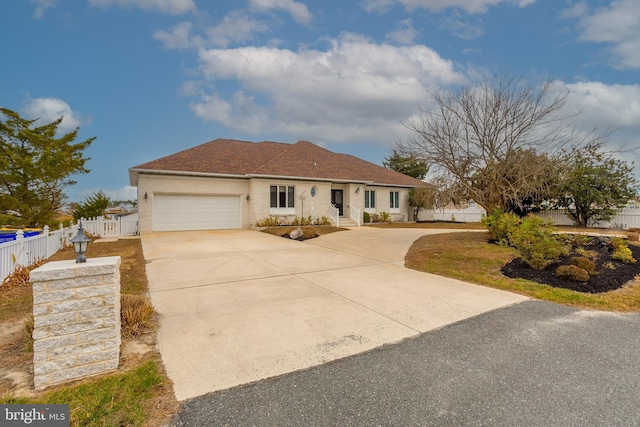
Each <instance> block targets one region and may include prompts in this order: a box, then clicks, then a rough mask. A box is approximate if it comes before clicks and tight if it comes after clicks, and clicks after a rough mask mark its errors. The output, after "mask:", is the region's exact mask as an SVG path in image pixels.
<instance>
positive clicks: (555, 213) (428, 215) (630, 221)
mask: <svg viewBox="0 0 640 427" xmlns="http://www.w3.org/2000/svg"><path fill="white" fill-rule="evenodd" d="M484 215H486V213H485V210H484V209H482V208H481V207H479V206H477V205H476V206H472V207H468V208H466V209H437V210H432V211H423V210H421V211H420V212H419V216H418V219H420V220H426V221H432V220H435V221H458V222H480V220H481V219H482V217H483V216H484ZM535 215H538V216H539V217H541V218H544V219H550V220H551V221H553V223H554V224H555V225H573V221H572V220H571V218H569V217H568V216H567V215H566V214H565V210H564V209H553V210H543V211H540V212H537V213H535ZM593 227H595V228H612V229H616V230H626V229H629V228H640V208H626V209H622V210H620V211H619V212H618V213H617V214H616V216H615V217H613V218H612V219H611V221H601V222H598V223H597V224H595V225H593Z"/></svg>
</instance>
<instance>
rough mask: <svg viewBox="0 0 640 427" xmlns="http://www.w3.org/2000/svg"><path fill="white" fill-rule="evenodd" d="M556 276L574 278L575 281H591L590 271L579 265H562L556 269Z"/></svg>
mask: <svg viewBox="0 0 640 427" xmlns="http://www.w3.org/2000/svg"><path fill="white" fill-rule="evenodd" d="M556 276H558V277H561V278H563V279H568V280H572V281H574V282H587V281H589V273H588V272H587V271H586V270H584V269H582V268H580V267H578V266H577V265H573V264H571V265H561V266H560V267H558V268H557V269H556Z"/></svg>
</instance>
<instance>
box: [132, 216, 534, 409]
mask: <svg viewBox="0 0 640 427" xmlns="http://www.w3.org/2000/svg"><path fill="white" fill-rule="evenodd" d="M443 232H451V230H427V229H379V228H373V227H359V228H354V229H351V230H349V231H344V232H338V233H332V234H327V235H324V236H321V237H319V238H317V239H313V240H308V241H305V242H297V241H292V240H288V239H283V238H278V237H275V236H271V235H268V234H265V233H260V232H258V231H251V230H232V231H197V232H196V231H194V232H164V233H147V234H143V235H142V245H143V251H144V256H145V259H146V260H147V276H148V279H149V289H150V294H151V300H152V302H153V304H154V306H155V308H156V310H157V311H158V313H159V314H160V327H159V331H158V343H159V348H160V353H161V355H162V359H163V363H164V365H165V368H166V370H167V374H168V375H169V377H170V378H171V379H172V381H173V383H174V390H175V394H176V397H177V398H178V400H185V399H188V398H192V397H196V396H200V395H203V394H205V393H208V392H212V391H217V390H222V389H226V388H230V387H234V386H237V385H240V384H245V383H249V382H253V381H257V380H261V379H264V378H269V377H273V376H278V375H281V374H285V373H288V372H293V371H297V370H300V369H305V368H309V367H312V366H316V365H319V364H323V363H326V362H329V361H332V360H336V359H339V358H343V357H346V356H350V355H353V354H357V353H361V352H364V351H368V350H371V349H373V348H376V347H379V346H382V345H384V344H388V343H395V342H398V341H401V340H403V339H406V338H409V337H413V336H416V335H419V334H421V333H423V332H427V331H430V330H433V329H436V328H439V327H442V326H444V325H447V324H451V323H454V322H457V321H460V320H463V319H466V318H469V317H472V316H476V315H479V314H481V313H484V312H487V311H490V310H494V309H497V308H500V307H504V306H507V305H511V304H515V303H519V302H522V301H525V300H526V299H527V298H525V297H523V296H520V295H516V294H512V293H509V292H504V291H499V290H495V289H491V288H487V287H483V286H477V285H472V284H468V283H464V282H461V281H458V280H454V279H449V278H444V277H440V276H435V275H431V274H427V273H421V272H417V271H413V270H409V269H407V268H405V267H404V257H405V255H406V253H407V251H408V249H409V247H410V246H411V244H412V243H413V242H414V241H415V240H416V239H418V238H419V237H421V236H423V235H425V234H434V233H443Z"/></svg>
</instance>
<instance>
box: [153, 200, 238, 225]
mask: <svg viewBox="0 0 640 427" xmlns="http://www.w3.org/2000/svg"><path fill="white" fill-rule="evenodd" d="M241 226H242V212H241V204H240V196H199V195H186V194H156V195H155V196H154V198H153V230H154V231H178V230H221V229H230V228H241Z"/></svg>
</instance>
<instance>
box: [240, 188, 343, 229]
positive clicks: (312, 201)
mask: <svg viewBox="0 0 640 427" xmlns="http://www.w3.org/2000/svg"><path fill="white" fill-rule="evenodd" d="M272 185H282V186H294V187H295V198H296V200H295V208H294V209H292V210H290V209H272V208H271V207H270V204H271V203H270V191H271V186H272ZM313 187H316V189H317V191H316V196H315V197H311V188H313ZM250 195H251V207H250V209H249V211H250V213H249V215H250V221H249V222H250V226H252V227H255V225H256V224H257V223H258V222H259V221H261V220H263V219H265V218H268V217H270V216H275V217H296V216H297V217H308V216H311V217H312V218H313V219H314V220H315V219H316V218H322V217H323V216H324V217H327V218H329V206H330V204H331V183H329V182H316V181H297V180H287V179H268V178H252V179H251V183H250ZM301 198H302V199H301Z"/></svg>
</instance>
